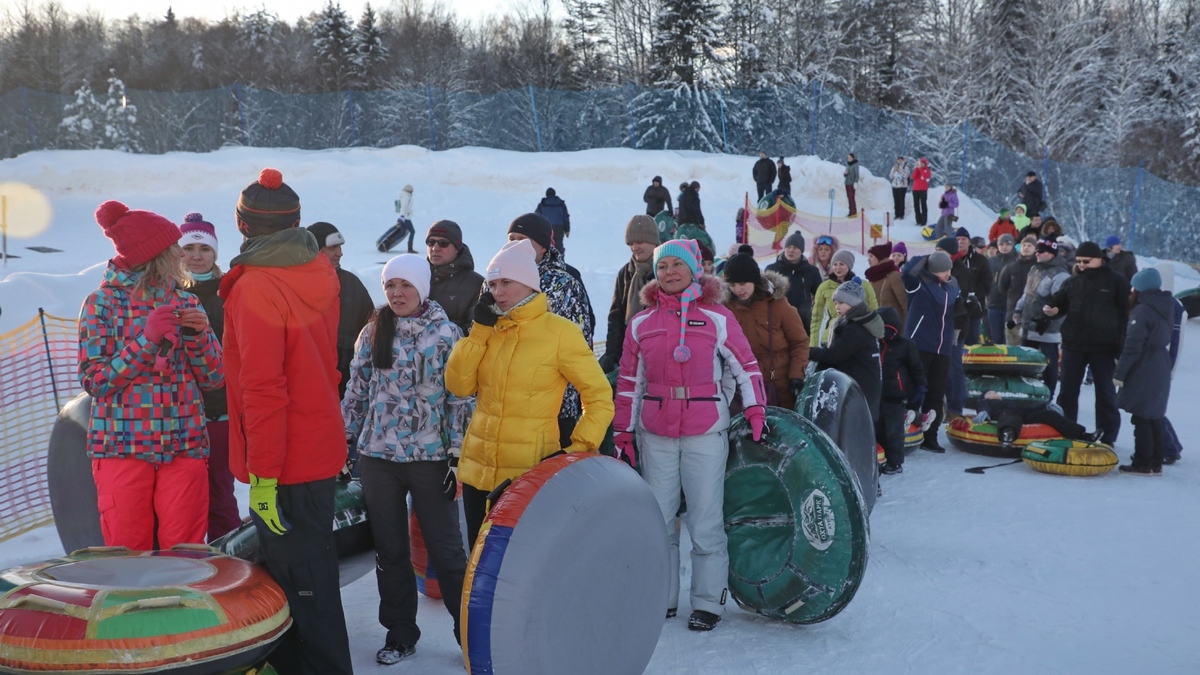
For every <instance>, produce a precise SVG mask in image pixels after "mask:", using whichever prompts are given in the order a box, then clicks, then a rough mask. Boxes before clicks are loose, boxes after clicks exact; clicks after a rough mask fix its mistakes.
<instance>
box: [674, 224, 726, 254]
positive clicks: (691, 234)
mask: <svg viewBox="0 0 1200 675" xmlns="http://www.w3.org/2000/svg"><path fill="white" fill-rule="evenodd" d="M672 238H673V239H695V240H696V241H698V242H700V243H702V244H704V245H705V246H707V247H708V249H709V250H710V251H713V252H714V253H715V252H716V250H717V249H716V248H714V247H713V240H712V237H710V236H708V230H705V229H704V226H703V225H693V224H691V223H685V224H683V225H680V226H679V227H677V228H675V236H674V237H672Z"/></svg>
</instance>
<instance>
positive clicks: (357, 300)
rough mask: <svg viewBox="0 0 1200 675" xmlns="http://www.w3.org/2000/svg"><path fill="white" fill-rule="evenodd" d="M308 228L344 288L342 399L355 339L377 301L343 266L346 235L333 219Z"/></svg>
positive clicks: (340, 362)
mask: <svg viewBox="0 0 1200 675" xmlns="http://www.w3.org/2000/svg"><path fill="white" fill-rule="evenodd" d="M308 231H309V232H311V233H312V235H313V236H314V237H316V238H317V246H319V247H320V248H321V254H322V255H324V256H325V257H326V258H329V262H331V263H333V266H334V268H335V269H337V276H338V282H339V283H341V285H342V290H341V291H340V292H339V293H338V298H339V299H340V300H341V314H340V315H339V316H340V318H339V319H338V344H337V353H338V354H337V357H338V360H337V365H338V372H339V373H341V374H342V379H341V381H340V382H339V383H338V397H339V399H340V398H341V397H343V396H345V395H346V384H348V383H349V382H350V361H351V360H352V359H353V358H354V343H355V342H356V341H357V340H358V334H359V333H361V332H362V329H363V326H365V325H367V322H368V321H370V320H371V315H372V314H374V313H375V302H374V301H373V300H371V294H370V293H368V292H367V287H366V286H364V285H363V282H362V280H361V279H359V278H358V275H357V274H355V273H353V272H350V271H348V270H344V269H342V244H344V243H346V238H345V237H343V236H342V233H341V232H339V231H338V229H337V228H336V227H334V226H333V223H326V222H323V221H322V222H316V223H313V224H312V225H309V226H308Z"/></svg>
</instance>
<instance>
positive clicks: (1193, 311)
mask: <svg viewBox="0 0 1200 675" xmlns="http://www.w3.org/2000/svg"><path fill="white" fill-rule="evenodd" d="M1175 297H1176V298H1177V299H1178V300H1179V302H1182V303H1183V311H1185V312H1187V318H1188V319H1194V318H1196V317H1198V316H1200V286H1198V287H1196V288H1189V289H1187V290H1186V291H1179V292H1178V293H1176V294H1175Z"/></svg>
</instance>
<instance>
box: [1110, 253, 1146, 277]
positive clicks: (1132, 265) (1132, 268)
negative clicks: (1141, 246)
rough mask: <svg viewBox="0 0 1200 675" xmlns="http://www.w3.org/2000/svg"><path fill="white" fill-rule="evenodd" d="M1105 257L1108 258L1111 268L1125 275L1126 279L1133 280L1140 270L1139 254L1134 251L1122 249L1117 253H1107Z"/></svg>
mask: <svg viewBox="0 0 1200 675" xmlns="http://www.w3.org/2000/svg"><path fill="white" fill-rule="evenodd" d="M1110 256H1111V257H1110ZM1105 258H1107V262H1108V267H1109V269H1111V270H1112V271H1114V272H1116V273H1117V274H1120V275H1121V276H1123V277H1125V280H1126V281H1133V275H1135V274H1137V272H1138V266H1137V256H1135V255H1134V254H1133V251H1121V252H1120V253H1118V254H1116V255H1111V254H1107V255H1105Z"/></svg>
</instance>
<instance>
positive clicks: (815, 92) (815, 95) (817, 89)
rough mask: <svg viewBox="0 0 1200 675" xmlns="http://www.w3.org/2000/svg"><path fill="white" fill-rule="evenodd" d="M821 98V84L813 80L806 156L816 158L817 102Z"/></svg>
mask: <svg viewBox="0 0 1200 675" xmlns="http://www.w3.org/2000/svg"><path fill="white" fill-rule="evenodd" d="M820 98H821V83H820V81H818V80H813V88H812V113H811V114H810V115H809V116H808V131H809V140H808V154H810V155H813V156H816V154H817V102H818V101H820Z"/></svg>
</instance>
